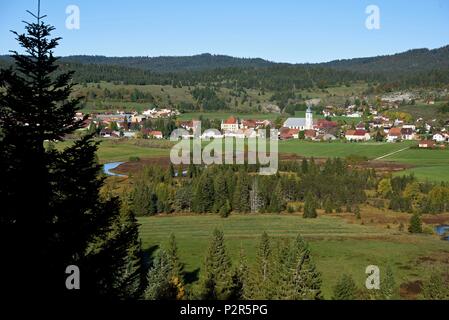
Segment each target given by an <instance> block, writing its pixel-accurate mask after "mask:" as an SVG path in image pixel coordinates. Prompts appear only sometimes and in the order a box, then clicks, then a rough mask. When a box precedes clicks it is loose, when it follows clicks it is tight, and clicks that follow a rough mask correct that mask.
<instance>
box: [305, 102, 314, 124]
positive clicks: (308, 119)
mask: <svg viewBox="0 0 449 320" xmlns="http://www.w3.org/2000/svg"><path fill="white" fill-rule="evenodd" d="M310 129H313V113H312V109H310V105H309V106H308V108H307V111H306V130H310Z"/></svg>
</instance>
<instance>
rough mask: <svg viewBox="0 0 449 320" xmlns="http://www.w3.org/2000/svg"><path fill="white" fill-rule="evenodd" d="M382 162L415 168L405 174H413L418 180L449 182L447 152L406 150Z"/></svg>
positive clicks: (448, 158)
mask: <svg viewBox="0 0 449 320" xmlns="http://www.w3.org/2000/svg"><path fill="white" fill-rule="evenodd" d="M384 160H387V161H394V162H400V163H406V164H411V165H413V166H415V167H414V168H411V169H409V170H406V171H405V173H413V174H414V175H415V176H416V177H417V178H419V179H423V180H425V179H429V180H433V181H442V180H445V181H449V150H448V149H444V150H424V149H408V150H404V151H402V152H399V153H396V154H394V155H391V156H389V157H386V158H385V159H384Z"/></svg>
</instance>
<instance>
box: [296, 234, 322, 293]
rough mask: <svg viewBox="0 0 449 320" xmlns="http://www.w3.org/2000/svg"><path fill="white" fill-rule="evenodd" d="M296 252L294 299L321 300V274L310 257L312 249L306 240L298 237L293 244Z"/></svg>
mask: <svg viewBox="0 0 449 320" xmlns="http://www.w3.org/2000/svg"><path fill="white" fill-rule="evenodd" d="M292 250H293V252H294V261H295V265H294V273H293V286H294V295H293V298H294V299H300V300H317V299H320V298H321V274H320V273H319V272H318V270H317V268H316V265H315V263H314V262H313V260H312V257H311V255H310V249H309V246H308V244H307V243H306V242H305V241H304V239H303V238H302V237H301V236H300V235H298V236H297V238H296V240H295V241H294V243H293V248H292Z"/></svg>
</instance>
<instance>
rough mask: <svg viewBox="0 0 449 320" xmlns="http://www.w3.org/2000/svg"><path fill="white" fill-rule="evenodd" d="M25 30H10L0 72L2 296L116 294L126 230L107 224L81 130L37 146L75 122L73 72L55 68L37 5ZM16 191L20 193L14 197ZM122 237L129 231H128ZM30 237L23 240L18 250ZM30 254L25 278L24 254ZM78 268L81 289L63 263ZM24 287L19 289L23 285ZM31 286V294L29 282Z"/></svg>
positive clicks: (92, 146) (109, 213) (113, 215)
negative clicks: (12, 45) (11, 46)
mask: <svg viewBox="0 0 449 320" xmlns="http://www.w3.org/2000/svg"><path fill="white" fill-rule="evenodd" d="M34 16H35V18H36V22H33V23H26V26H25V29H26V33H25V34H18V33H15V32H14V34H15V35H16V37H17V38H16V39H17V40H18V42H19V44H20V45H21V47H22V48H23V50H24V54H19V53H18V52H13V59H14V62H15V68H14V69H13V68H10V69H6V70H1V71H0V87H1V89H0V92H2V93H1V94H0V132H1V137H0V150H2V151H1V152H0V172H1V174H2V179H0V180H1V182H0V199H1V201H2V202H3V203H8V204H12V205H11V206H7V207H5V208H4V210H3V211H2V215H1V218H0V246H1V250H2V255H3V259H5V261H9V263H8V264H7V265H6V264H2V268H5V269H6V270H5V269H4V270H0V277H1V278H0V282H1V283H2V285H1V289H0V290H2V291H5V292H7V294H8V295H9V296H10V297H11V296H15V295H22V296H23V292H24V290H26V291H27V294H28V295H32V296H36V297H43V296H45V295H46V294H48V295H49V296H57V297H61V296H64V295H69V296H85V297H87V296H89V297H92V296H103V297H114V298H117V297H124V296H126V293H125V292H123V291H121V290H122V289H123V288H122V287H121V286H120V285H119V283H121V280H122V279H123V276H124V275H125V274H126V265H127V262H126V256H127V252H128V250H129V247H128V246H127V245H128V244H129V243H131V242H132V240H133V239H134V238H133V234H132V233H130V234H127V233H126V232H117V233H116V234H114V235H113V234H112V230H114V231H117V229H115V227H114V225H115V223H116V221H117V220H118V219H119V218H120V210H119V208H120V203H119V201H117V199H114V198H111V199H106V200H102V199H100V188H101V186H102V184H103V179H102V178H99V177H100V172H101V166H100V165H99V164H98V162H97V159H96V155H95V152H96V150H97V144H96V143H95V142H94V141H93V140H92V135H90V134H88V135H85V136H83V137H81V138H80V139H78V140H76V141H74V143H73V144H71V145H70V146H69V147H67V148H66V149H64V150H58V149H56V148H49V149H47V148H46V146H45V143H46V141H61V140H63V139H64V137H65V136H66V135H67V134H70V133H73V132H74V131H75V130H76V129H78V128H80V127H81V124H82V121H75V120H74V115H75V112H76V110H77V109H78V102H79V99H73V98H71V96H70V94H71V92H72V89H73V86H74V83H72V82H71V78H72V75H73V72H67V73H64V72H59V70H58V68H59V66H58V63H57V58H55V57H54V56H53V50H54V49H55V48H56V46H57V45H58V42H59V40H60V38H53V39H52V38H50V36H51V32H52V31H53V30H54V28H53V27H52V26H50V25H47V24H45V23H44V22H43V21H42V18H43V17H41V16H40V10H38V13H37V15H34ZM24 199H26V201H24ZM128 236H129V237H128ZM30 243H33V246H32V247H33V249H32V250H27V253H26V254H24V253H23V249H24V248H27V247H29V244H30ZM30 261H33V263H34V264H33V273H35V274H36V275H38V276H36V277H35V278H34V279H33V285H32V286H31V287H30V286H29V278H28V277H26V276H25V275H27V274H28V273H29V263H30ZM69 265H76V266H77V267H78V268H79V270H80V272H81V279H82V280H81V281H82V284H81V286H82V288H83V289H82V290H70V291H69V290H67V289H66V287H65V279H66V276H67V275H66V274H65V270H66V267H67V266H69ZM25 288H26V289H25ZM35 290H36V291H37V292H35V293H36V294H35V295H34V294H33V292H34V291H35Z"/></svg>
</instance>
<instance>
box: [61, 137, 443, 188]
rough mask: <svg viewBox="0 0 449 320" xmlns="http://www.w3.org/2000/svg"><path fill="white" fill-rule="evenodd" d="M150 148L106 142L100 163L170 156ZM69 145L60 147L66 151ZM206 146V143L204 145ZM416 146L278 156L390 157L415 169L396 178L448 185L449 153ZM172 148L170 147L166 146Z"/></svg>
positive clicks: (302, 145) (328, 147)
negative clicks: (411, 176) (408, 177)
mask: <svg viewBox="0 0 449 320" xmlns="http://www.w3.org/2000/svg"><path fill="white" fill-rule="evenodd" d="M146 142H148V143H149V145H139V144H138V143H137V142H136V140H123V141H117V140H108V139H103V140H102V142H101V144H100V147H99V150H98V158H99V160H100V162H102V163H105V162H115V161H128V160H129V158H130V157H131V156H133V157H136V156H137V157H139V158H141V159H146V158H152V157H160V156H169V154H170V149H169V148H160V147H152V146H151V143H150V142H151V141H149V140H146ZM68 143H70V142H64V143H59V144H58V147H59V148H63V147H65V146H67V144H68ZM205 144H206V143H205ZM414 144H415V143H414V142H402V143H377V142H366V143H349V142H348V143H345V142H341V141H336V142H329V143H324V142H309V141H303V140H287V141H280V142H279V152H280V153H289V154H297V155H300V156H304V157H316V158H328V157H343V158H345V157H348V156H351V155H358V156H364V157H366V158H367V159H369V160H374V159H376V158H378V157H382V156H385V155H389V154H391V153H394V152H397V151H399V152H397V153H394V154H392V155H389V156H387V157H385V158H383V159H382V161H391V162H396V163H401V164H408V165H412V166H413V168H410V169H408V170H405V171H400V172H397V173H396V174H408V173H413V174H415V176H416V177H417V178H418V179H421V180H426V179H428V180H431V181H449V150H422V149H406V150H403V151H401V150H402V149H404V148H407V147H410V146H413V145H414ZM167 146H169V143H167Z"/></svg>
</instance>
